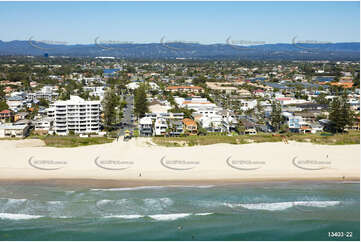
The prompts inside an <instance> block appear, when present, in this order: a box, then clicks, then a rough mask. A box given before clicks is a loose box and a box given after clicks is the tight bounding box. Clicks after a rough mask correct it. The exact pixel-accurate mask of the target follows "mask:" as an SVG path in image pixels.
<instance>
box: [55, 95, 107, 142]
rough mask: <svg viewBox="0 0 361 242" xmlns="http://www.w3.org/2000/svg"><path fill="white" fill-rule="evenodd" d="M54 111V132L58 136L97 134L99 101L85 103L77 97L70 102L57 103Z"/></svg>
mask: <svg viewBox="0 0 361 242" xmlns="http://www.w3.org/2000/svg"><path fill="white" fill-rule="evenodd" d="M51 108H52V109H53V110H54V131H55V133H56V134H58V135H68V134H69V133H70V132H74V133H75V134H86V133H99V131H100V108H101V106H100V101H85V100H84V99H82V98H80V97H78V96H70V100H67V101H57V102H55V103H54V104H52V105H51Z"/></svg>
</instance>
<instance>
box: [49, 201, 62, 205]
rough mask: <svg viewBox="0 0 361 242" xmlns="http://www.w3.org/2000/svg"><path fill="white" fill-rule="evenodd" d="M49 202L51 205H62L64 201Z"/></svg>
mask: <svg viewBox="0 0 361 242" xmlns="http://www.w3.org/2000/svg"><path fill="white" fill-rule="evenodd" d="M48 203H49V204H50V205H61V204H62V203H63V202H62V201H48Z"/></svg>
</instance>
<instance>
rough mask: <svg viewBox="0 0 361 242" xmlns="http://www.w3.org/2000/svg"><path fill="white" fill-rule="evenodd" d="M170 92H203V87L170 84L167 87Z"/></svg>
mask: <svg viewBox="0 0 361 242" xmlns="http://www.w3.org/2000/svg"><path fill="white" fill-rule="evenodd" d="M166 91H170V92H185V93H201V92H203V88H201V87H198V86H170V87H167V88H166Z"/></svg>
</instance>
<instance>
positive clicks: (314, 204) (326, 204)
mask: <svg viewBox="0 0 361 242" xmlns="http://www.w3.org/2000/svg"><path fill="white" fill-rule="evenodd" d="M340 203H341V202H340V201H300V202H294V204H295V205H299V206H306V207H318V208H325V207H330V206H336V205H339V204H340Z"/></svg>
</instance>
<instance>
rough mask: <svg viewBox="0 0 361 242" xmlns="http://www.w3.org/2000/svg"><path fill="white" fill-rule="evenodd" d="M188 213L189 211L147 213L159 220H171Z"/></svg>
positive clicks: (183, 216)
mask: <svg viewBox="0 0 361 242" xmlns="http://www.w3.org/2000/svg"><path fill="white" fill-rule="evenodd" d="M190 215H191V214H190V213H173V214H155V215H149V217H150V218H152V219H154V220H159V221H172V220H177V219H179V218H185V217H188V216H190Z"/></svg>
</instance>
